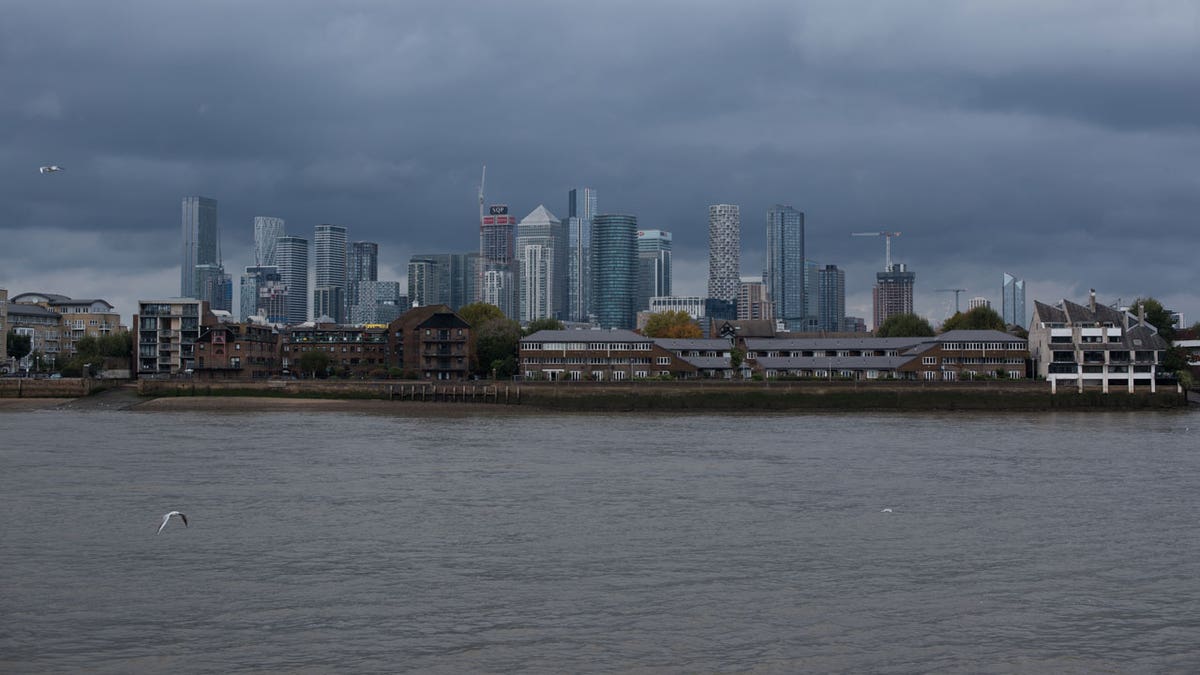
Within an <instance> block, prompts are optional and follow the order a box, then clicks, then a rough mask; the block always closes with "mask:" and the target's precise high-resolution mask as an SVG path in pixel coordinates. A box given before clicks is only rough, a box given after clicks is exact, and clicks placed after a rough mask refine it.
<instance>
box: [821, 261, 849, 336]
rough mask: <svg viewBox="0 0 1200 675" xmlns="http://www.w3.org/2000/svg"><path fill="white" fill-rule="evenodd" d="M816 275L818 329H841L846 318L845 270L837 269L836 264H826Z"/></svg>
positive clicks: (834, 330)
mask: <svg viewBox="0 0 1200 675" xmlns="http://www.w3.org/2000/svg"><path fill="white" fill-rule="evenodd" d="M817 276H818V280H817V296H818V303H817V315H818V316H819V317H820V324H819V325H820V329H821V330H823V331H826V332H829V333H837V332H839V331H841V330H842V328H843V324H844V322H845V319H846V272H845V271H844V270H840V269H838V266H837V265H826V266H825V267H824V268H823V269H821V270H820V271H819V272H818V273H817Z"/></svg>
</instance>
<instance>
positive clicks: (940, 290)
mask: <svg viewBox="0 0 1200 675" xmlns="http://www.w3.org/2000/svg"><path fill="white" fill-rule="evenodd" d="M935 290H936V291H937V292H938V293H953V294H954V313H955V314H958V294H959V293H965V292H966V291H967V289H965V288H938V289H935Z"/></svg>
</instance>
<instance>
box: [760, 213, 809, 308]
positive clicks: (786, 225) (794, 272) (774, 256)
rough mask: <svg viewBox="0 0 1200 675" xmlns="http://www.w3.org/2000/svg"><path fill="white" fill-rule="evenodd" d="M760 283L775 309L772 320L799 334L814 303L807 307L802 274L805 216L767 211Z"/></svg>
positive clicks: (806, 294) (803, 274) (805, 288)
mask: <svg viewBox="0 0 1200 675" xmlns="http://www.w3.org/2000/svg"><path fill="white" fill-rule="evenodd" d="M764 269H765V272H764V274H763V281H764V282H766V284H767V295H768V296H769V297H770V299H771V302H772V304H774V306H775V318H776V319H779V320H782V321H783V322H784V325H785V326H786V327H787V330H789V331H798V330H802V326H803V324H804V319H805V317H806V316H815V315H816V313H817V308H816V302H815V299H814V302H812V305H813V307H811V308H810V307H808V304H809V303H808V302H807V301H808V295H809V294H815V289H816V287H815V285H814V286H813V287H812V288H807V287H806V284H805V276H806V275H805V270H804V213H803V212H802V211H798V210H796V209H794V208H792V207H790V206H783V205H782V204H776V205H775V206H772V207H771V208H770V209H768V210H767V261H766V265H765V266H764Z"/></svg>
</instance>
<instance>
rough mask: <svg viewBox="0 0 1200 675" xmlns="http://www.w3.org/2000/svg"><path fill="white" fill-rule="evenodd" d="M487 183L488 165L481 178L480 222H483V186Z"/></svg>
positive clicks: (485, 165)
mask: <svg viewBox="0 0 1200 675" xmlns="http://www.w3.org/2000/svg"><path fill="white" fill-rule="evenodd" d="M486 181H487V164H484V165H483V173H482V174H481V175H480V176H479V222H481V223H482V222H483V184H484V183H485V182H486Z"/></svg>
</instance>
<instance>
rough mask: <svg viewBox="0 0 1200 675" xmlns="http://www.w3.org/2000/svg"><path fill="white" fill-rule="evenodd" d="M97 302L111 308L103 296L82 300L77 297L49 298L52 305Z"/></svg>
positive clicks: (90, 303) (91, 303)
mask: <svg viewBox="0 0 1200 675" xmlns="http://www.w3.org/2000/svg"><path fill="white" fill-rule="evenodd" d="M97 302H103V303H104V304H106V305H108V308H109V309H112V307H113V305H112V303H111V302H109V301H107V300H104V299H103V298H84V299H82V300H80V299H77V298H66V299H63V300H51V301H50V304H51V305H54V306H58V305H94V304H96V303H97Z"/></svg>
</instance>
